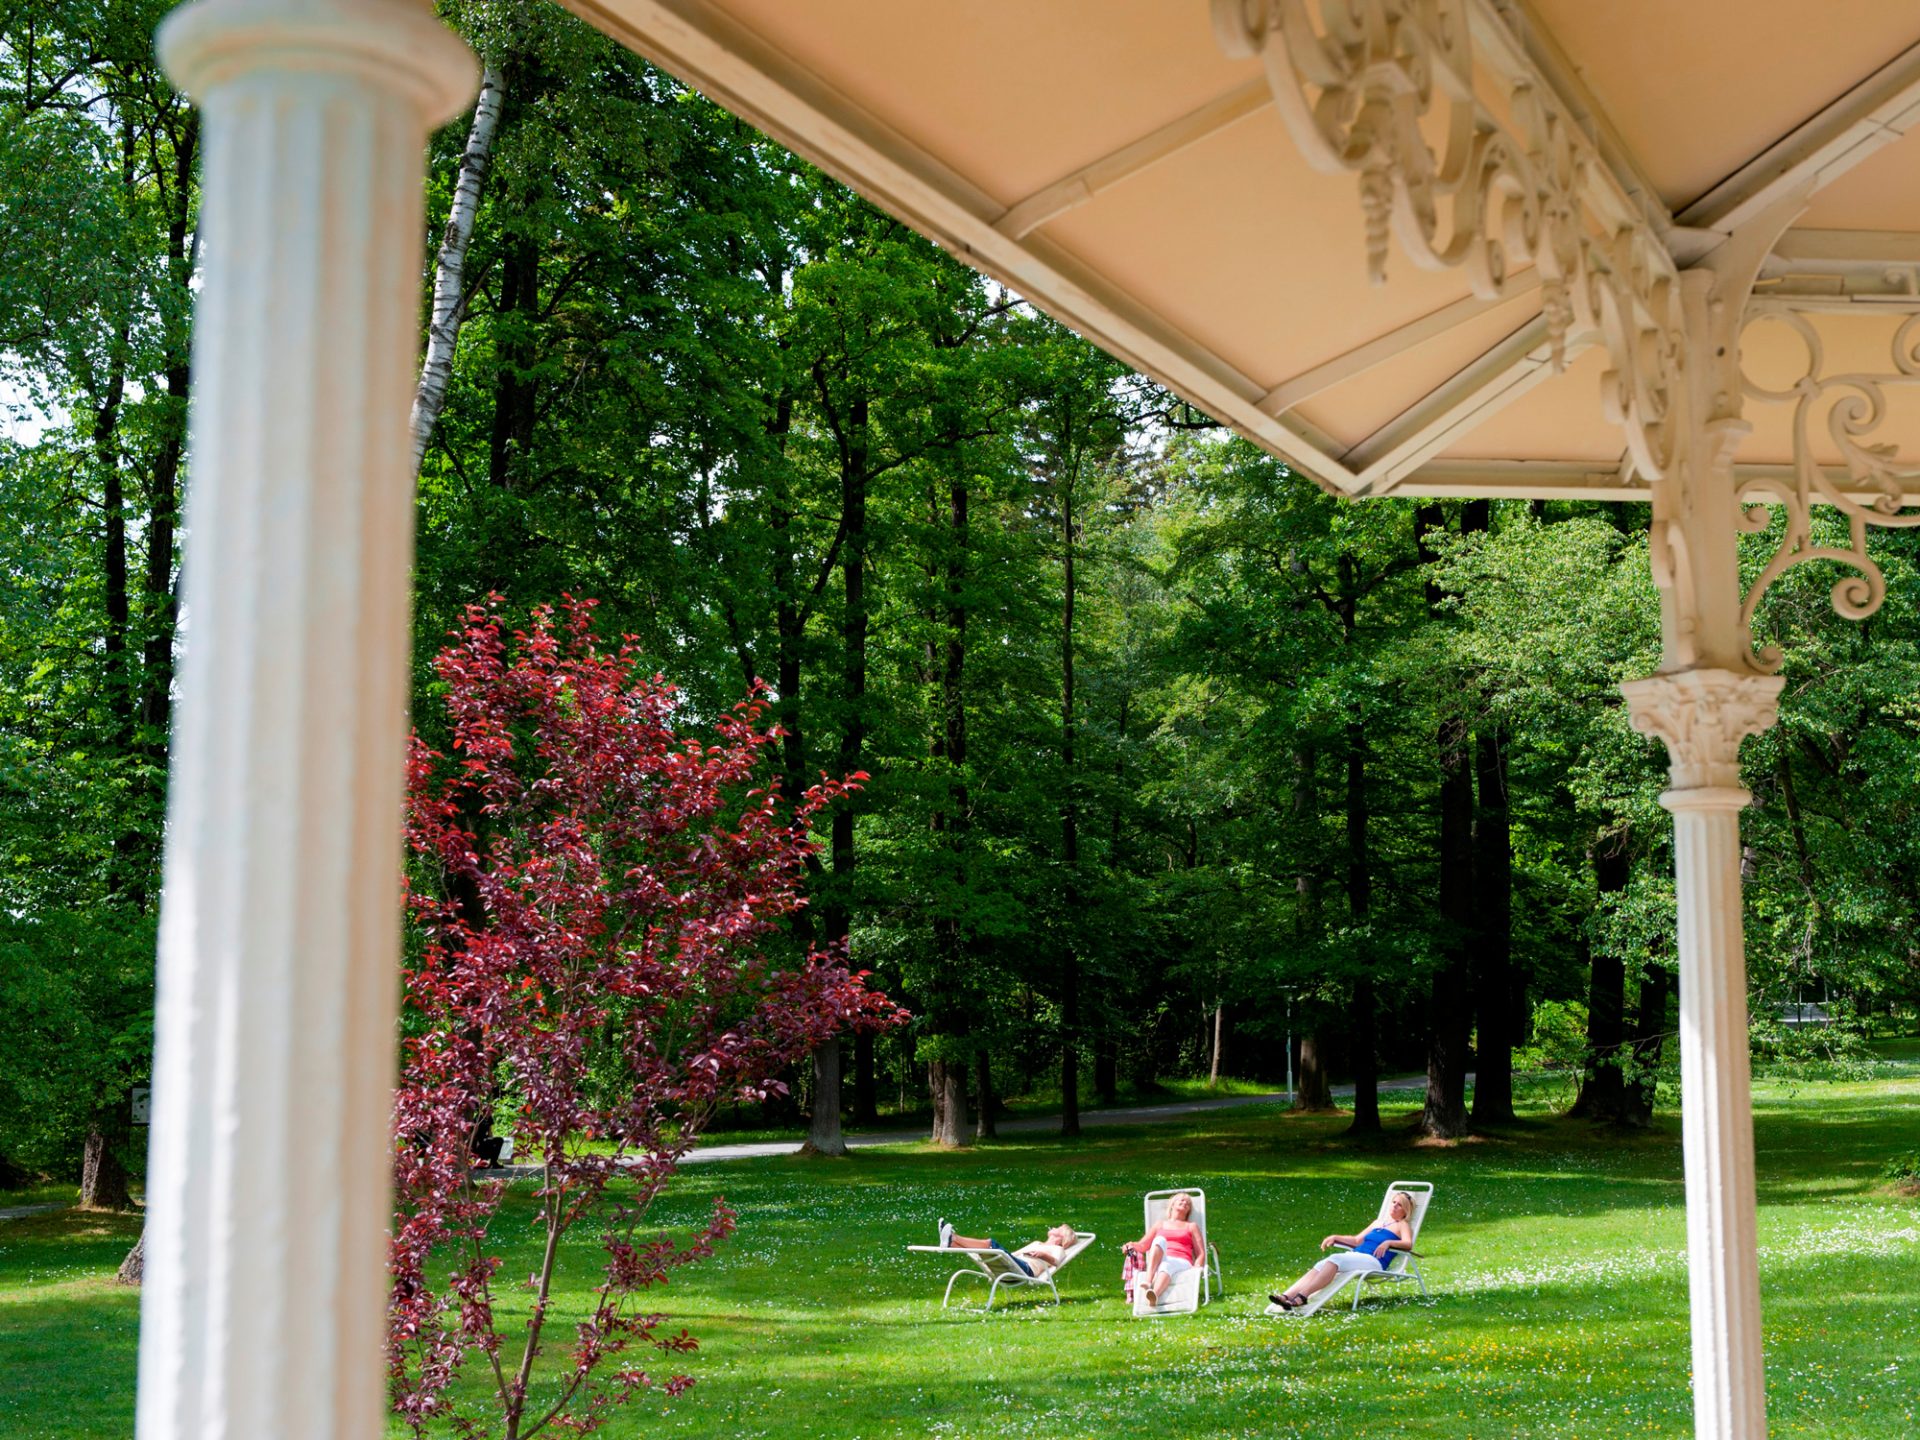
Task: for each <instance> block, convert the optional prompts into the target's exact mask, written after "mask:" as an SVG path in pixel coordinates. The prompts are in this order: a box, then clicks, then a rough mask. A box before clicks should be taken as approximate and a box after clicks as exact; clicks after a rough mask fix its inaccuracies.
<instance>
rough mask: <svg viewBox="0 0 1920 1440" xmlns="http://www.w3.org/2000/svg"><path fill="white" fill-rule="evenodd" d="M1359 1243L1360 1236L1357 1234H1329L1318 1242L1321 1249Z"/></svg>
mask: <svg viewBox="0 0 1920 1440" xmlns="http://www.w3.org/2000/svg"><path fill="white" fill-rule="evenodd" d="M1359 1243H1360V1237H1359V1236H1358V1235H1329V1236H1327V1238H1326V1239H1324V1240H1322V1241H1321V1242H1320V1248H1321V1249H1322V1250H1331V1249H1332V1248H1333V1247H1334V1246H1336V1245H1358V1244H1359Z"/></svg>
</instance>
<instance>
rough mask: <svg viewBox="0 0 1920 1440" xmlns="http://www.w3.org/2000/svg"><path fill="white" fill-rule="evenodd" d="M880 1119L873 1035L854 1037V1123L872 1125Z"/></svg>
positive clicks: (861, 1033)
mask: <svg viewBox="0 0 1920 1440" xmlns="http://www.w3.org/2000/svg"><path fill="white" fill-rule="evenodd" d="M879 1118H880V1087H879V1085H878V1083H877V1082H876V1080H875V1077H874V1069H873V1035H872V1033H871V1032H870V1031H866V1030H862V1031H861V1032H860V1033H859V1034H857V1035H855V1036H854V1037H853V1123H854V1124H856V1125H872V1124H874V1123H875V1122H876V1121H878V1120H879Z"/></svg>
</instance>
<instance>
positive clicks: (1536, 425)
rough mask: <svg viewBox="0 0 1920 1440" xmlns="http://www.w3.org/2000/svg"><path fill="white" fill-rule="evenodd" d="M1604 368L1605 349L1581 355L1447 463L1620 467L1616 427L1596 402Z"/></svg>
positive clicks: (1447, 455) (1491, 421)
mask: <svg viewBox="0 0 1920 1440" xmlns="http://www.w3.org/2000/svg"><path fill="white" fill-rule="evenodd" d="M1606 368H1607V355H1606V352H1605V351H1604V350H1601V349H1597V348H1596V349H1590V350H1586V351H1583V352H1582V353H1581V354H1579V355H1577V356H1575V357H1574V358H1573V359H1571V360H1569V361H1568V362H1567V368H1566V369H1565V370H1563V371H1561V372H1560V373H1559V374H1556V375H1549V376H1548V377H1547V378H1545V379H1544V380H1542V381H1541V382H1540V383H1539V384H1538V385H1537V386H1535V387H1534V388H1533V389H1532V390H1530V391H1528V392H1527V393H1526V394H1525V395H1523V396H1522V397H1520V398H1519V399H1518V400H1515V401H1514V402H1513V403H1512V404H1511V405H1508V406H1506V407H1505V408H1504V409H1502V410H1500V411H1499V412H1497V413H1496V414H1493V415H1491V416H1489V417H1488V418H1487V419H1485V420H1484V421H1482V423H1481V424H1480V425H1478V426H1477V427H1475V429H1474V430H1473V431H1472V432H1470V433H1469V434H1467V435H1465V436H1463V437H1462V438H1461V439H1460V440H1458V441H1456V442H1455V443H1453V444H1451V445H1449V446H1448V447H1447V448H1446V449H1444V450H1443V451H1442V452H1441V458H1443V459H1447V460H1548V461H1568V460H1571V461H1579V462H1582V463H1583V464H1587V465H1595V466H1600V467H1604V468H1607V469H1611V468H1613V467H1615V466H1617V465H1618V464H1619V463H1620V456H1621V451H1622V448H1623V447H1622V445H1621V440H1620V430H1619V427H1618V426H1615V425H1611V424H1609V423H1608V422H1607V420H1606V419H1605V417H1604V416H1602V414H1601V413H1600V407H1599V406H1598V405H1597V404H1595V403H1594V396H1596V395H1598V394H1599V393H1600V377H1601V375H1602V374H1603V373H1604V372H1605V370H1606Z"/></svg>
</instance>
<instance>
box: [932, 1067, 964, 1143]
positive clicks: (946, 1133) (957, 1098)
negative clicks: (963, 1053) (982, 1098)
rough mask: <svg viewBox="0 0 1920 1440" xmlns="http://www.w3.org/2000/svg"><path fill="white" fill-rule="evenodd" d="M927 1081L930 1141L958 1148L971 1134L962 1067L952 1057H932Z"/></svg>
mask: <svg viewBox="0 0 1920 1440" xmlns="http://www.w3.org/2000/svg"><path fill="white" fill-rule="evenodd" d="M927 1081H928V1084H929V1087H930V1088H931V1089H932V1091H933V1143H934V1144H936V1145H942V1146H945V1147H946V1148H947V1149H949V1150H958V1149H960V1148H962V1147H963V1146H965V1145H966V1144H967V1143H968V1141H969V1139H970V1138H971V1137H970V1136H969V1135H968V1134H967V1074H966V1069H965V1067H964V1066H962V1065H960V1064H959V1063H958V1062H956V1061H951V1060H935V1061H933V1062H931V1063H930V1064H929V1065H928V1067H927Z"/></svg>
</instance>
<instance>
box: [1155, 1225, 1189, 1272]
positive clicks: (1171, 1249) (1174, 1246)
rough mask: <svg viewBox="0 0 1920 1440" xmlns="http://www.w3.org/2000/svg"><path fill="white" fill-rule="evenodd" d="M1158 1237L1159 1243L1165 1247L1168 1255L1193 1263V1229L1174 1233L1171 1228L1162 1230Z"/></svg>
mask: <svg viewBox="0 0 1920 1440" xmlns="http://www.w3.org/2000/svg"><path fill="white" fill-rule="evenodd" d="M1159 1238H1160V1243H1161V1244H1162V1245H1164V1246H1166V1247H1167V1254H1168V1255H1170V1256H1173V1257H1175V1258H1177V1259H1180V1260H1184V1261H1186V1262H1187V1263H1188V1264H1189V1265H1191V1264H1192V1263H1193V1249H1194V1244H1193V1231H1191V1230H1183V1231H1179V1232H1177V1233H1176V1232H1174V1231H1171V1230H1162V1231H1161V1232H1160V1237H1159Z"/></svg>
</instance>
